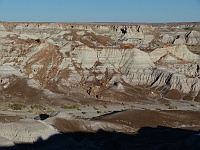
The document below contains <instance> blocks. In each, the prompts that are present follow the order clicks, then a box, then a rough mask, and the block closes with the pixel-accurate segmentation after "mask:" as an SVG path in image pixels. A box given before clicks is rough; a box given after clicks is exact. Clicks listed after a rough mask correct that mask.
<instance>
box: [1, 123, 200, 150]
mask: <svg viewBox="0 0 200 150" xmlns="http://www.w3.org/2000/svg"><path fill="white" fill-rule="evenodd" d="M2 149H16V150H21V149H23V150H29V149H31V150H35V149H40V150H43V149H45V150H46V149H47V150H50V149H52V150H55V149H59V150H62V149H63V150H70V149H74V150H76V149H81V150H87V149H92V150H96V149H97V150H98V149H103V150H104V149H105V150H123V149H124V150H148V149H150V150H190V149H192V150H199V149H200V131H192V130H186V129H176V128H169V127H163V126H158V127H157V128H152V127H143V128H141V129H140V130H139V131H138V132H137V133H135V134H124V133H117V132H107V131H103V130H99V131H98V132H95V133H87V132H75V133H60V134H57V135H54V136H51V137H50V138H49V139H47V140H42V139H38V140H37V141H36V142H35V143H31V144H30V143H23V144H20V143H18V144H16V146H14V147H1V148H0V150H2Z"/></svg>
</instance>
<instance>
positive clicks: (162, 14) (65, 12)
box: [0, 0, 200, 23]
mask: <svg viewBox="0 0 200 150" xmlns="http://www.w3.org/2000/svg"><path fill="white" fill-rule="evenodd" d="M0 21H8V22H146V23H157V22H199V21H200V0H0Z"/></svg>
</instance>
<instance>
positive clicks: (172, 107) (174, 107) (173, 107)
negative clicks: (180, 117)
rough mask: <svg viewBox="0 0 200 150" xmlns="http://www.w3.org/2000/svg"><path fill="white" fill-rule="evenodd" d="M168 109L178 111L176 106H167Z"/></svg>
mask: <svg viewBox="0 0 200 150" xmlns="http://www.w3.org/2000/svg"><path fill="white" fill-rule="evenodd" d="M169 109H178V107H177V106H169Z"/></svg>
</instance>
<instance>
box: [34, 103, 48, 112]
mask: <svg viewBox="0 0 200 150" xmlns="http://www.w3.org/2000/svg"><path fill="white" fill-rule="evenodd" d="M31 109H35V110H41V111H44V110H46V107H44V106H42V105H39V104H36V105H32V106H31Z"/></svg>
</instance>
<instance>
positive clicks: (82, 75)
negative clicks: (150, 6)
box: [0, 22, 200, 100]
mask: <svg viewBox="0 0 200 150" xmlns="http://www.w3.org/2000/svg"><path fill="white" fill-rule="evenodd" d="M199 26H200V25H199V23H194V24H174V25H173V24H156V25H155V24H151V25H150V24H143V25H135V24H127V25H121V24H117V25H114V24H66V23H4V22H2V23H0V57H1V60H0V65H1V66H0V70H1V72H0V78H1V86H0V88H1V90H5V89H6V88H9V85H10V84H11V83H12V81H11V79H10V76H13V75H14V76H18V77H24V78H27V80H35V81H37V83H39V84H40V87H41V88H42V89H48V90H50V91H52V92H55V93H65V94H66V93H67V91H68V90H69V89H70V88H71V87H74V86H77V85H81V86H83V87H84V86H87V85H90V86H96V85H97V86H100V89H101V90H99V91H98V92H99V93H101V92H102V91H103V90H105V89H108V88H112V87H113V86H115V85H116V83H121V84H123V85H122V86H123V87H125V85H124V84H125V83H126V84H128V85H131V86H145V87H146V88H148V89H154V90H155V91H159V92H160V96H161V97H164V98H165V95H166V93H168V92H169V91H172V90H177V91H178V92H179V93H180V94H181V95H182V96H181V99H186V100H187V99H190V100H198V99H199V90H200V55H199V54H200V33H199V29H200V27H199ZM121 89H123V88H121ZM125 91H126V90H125ZM123 92H124V90H123ZM187 95H189V96H187ZM185 96H187V97H189V98H184V97H185Z"/></svg>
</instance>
